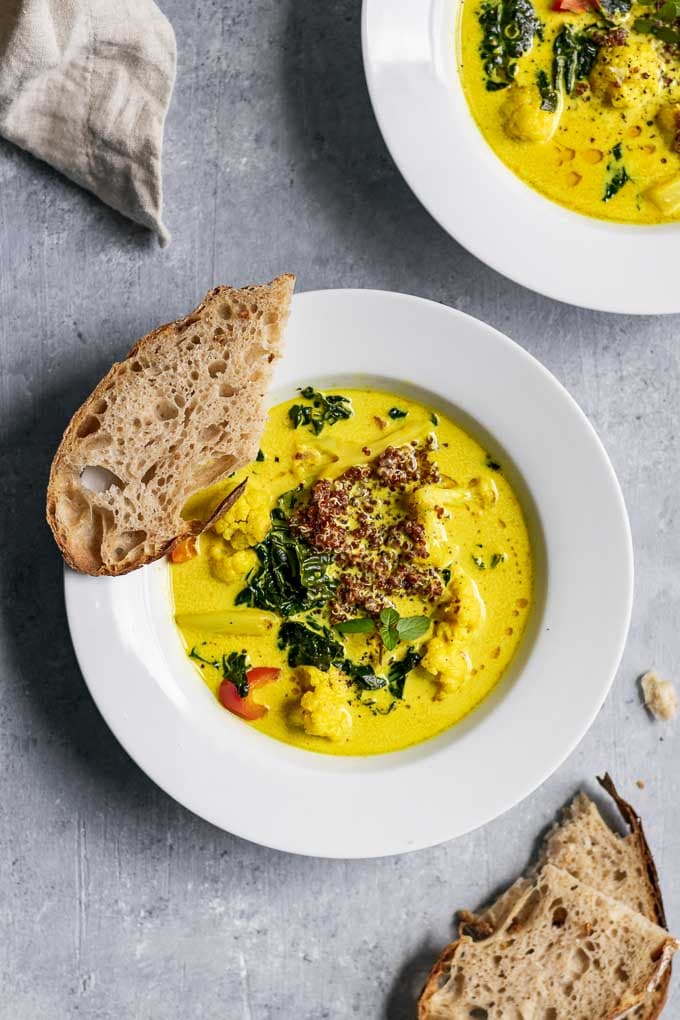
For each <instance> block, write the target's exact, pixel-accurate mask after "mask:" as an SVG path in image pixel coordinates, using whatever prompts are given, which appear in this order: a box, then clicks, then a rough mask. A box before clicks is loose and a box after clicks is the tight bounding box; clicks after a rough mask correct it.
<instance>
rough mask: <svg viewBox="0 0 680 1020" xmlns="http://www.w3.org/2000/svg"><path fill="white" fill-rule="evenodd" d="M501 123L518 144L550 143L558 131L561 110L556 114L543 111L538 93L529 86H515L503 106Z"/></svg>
mask: <svg viewBox="0 0 680 1020" xmlns="http://www.w3.org/2000/svg"><path fill="white" fill-rule="evenodd" d="M500 113H501V121H502V123H503V128H504V130H505V133H506V135H509V136H510V138H514V139H515V141H517V142H549V141H550V139H551V138H552V136H553V135H554V134H555V131H556V130H557V125H558V124H559V121H560V114H561V109H560V107H559V106H558V108H557V110H556V111H555V112H554V113H550V112H548V111H547V110H542V109H541V100H540V96H539V94H538V91H537V90H536V89H535V88H532V87H530V86H528V85H513V86H512V87H511V88H509V89H508V92H507V95H506V98H505V102H504V103H503V105H502V106H501V110H500Z"/></svg>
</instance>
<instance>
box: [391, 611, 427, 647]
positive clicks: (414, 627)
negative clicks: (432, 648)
mask: <svg viewBox="0 0 680 1020" xmlns="http://www.w3.org/2000/svg"><path fill="white" fill-rule="evenodd" d="M429 629H430V619H429V617H427V616H402V618H401V620H399V622H398V623H397V634H398V635H399V640H400V641H417V640H418V638H420V637H422V636H423V634H427V632H428V630H429Z"/></svg>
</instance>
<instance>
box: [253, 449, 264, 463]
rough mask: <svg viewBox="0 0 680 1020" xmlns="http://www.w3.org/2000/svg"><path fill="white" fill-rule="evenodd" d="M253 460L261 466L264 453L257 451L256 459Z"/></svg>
mask: <svg viewBox="0 0 680 1020" xmlns="http://www.w3.org/2000/svg"><path fill="white" fill-rule="evenodd" d="M255 460H256V461H257V462H258V463H259V464H261V463H262V461H263V460H264V453H263V452H262V450H258V451H257V457H256V458H255Z"/></svg>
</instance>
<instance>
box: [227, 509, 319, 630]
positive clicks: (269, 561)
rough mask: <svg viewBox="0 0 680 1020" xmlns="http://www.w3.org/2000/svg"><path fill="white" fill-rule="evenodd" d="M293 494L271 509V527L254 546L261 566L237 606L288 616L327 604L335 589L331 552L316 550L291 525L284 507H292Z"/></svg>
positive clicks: (236, 602)
mask: <svg viewBox="0 0 680 1020" xmlns="http://www.w3.org/2000/svg"><path fill="white" fill-rule="evenodd" d="M291 496H292V497H293V498H294V493H293V494H291V493H286V494H285V496H282V497H281V499H280V500H279V505H278V506H277V507H276V509H274V510H272V513H271V528H270V530H269V532H268V533H267V536H266V538H265V539H264V540H263V541H262V542H260V544H259V545H256V546H255V552H256V553H257V557H258V559H259V561H260V565H259V567H258V568H257V569H256V570H255V571H253V572H252V573H251V574H250V575H249V576H248V578H247V585H246V587H245V588H244V589H243V590H242V591H240V592H239V593H238V595H237V596H236V600H235V604H236V605H237V606H241V605H247V606H255V607H257V608H258V609H269V610H271V611H272V612H275V613H279V614H280V615H281V616H284V617H288V616H293V615H294V614H295V613H302V612H305V611H307V610H309V609H316V608H319V607H321V606H324V605H325V604H326V603H327V602H328V601H329V599H330V598H331V597H332V595H333V593H334V591H335V587H336V582H335V581H334V580H333V578H332V577H330V576H329V574H328V567H329V566H330V564H331V563H332V562H333V557H332V555H331V554H330V553H320V552H316V550H314V549H312V547H311V546H309V545H307V543H306V542H304V541H303V540H302V539H301V538H298V537H297V536H296V535H293V534H292V532H291V530H290V528H289V526H288V520H287V518H286V513H285V512H284V508H287V509H290V506H291Z"/></svg>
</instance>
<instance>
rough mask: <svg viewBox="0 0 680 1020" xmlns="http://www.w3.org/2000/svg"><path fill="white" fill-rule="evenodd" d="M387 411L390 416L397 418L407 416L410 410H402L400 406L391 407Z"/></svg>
mask: <svg viewBox="0 0 680 1020" xmlns="http://www.w3.org/2000/svg"><path fill="white" fill-rule="evenodd" d="M387 413H388V415H389V416H390V418H393V419H397V418H405V417H406V415H407V414H408V411H402V409H401V408H400V407H391V408H390V409H389V411H388V412H387Z"/></svg>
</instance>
